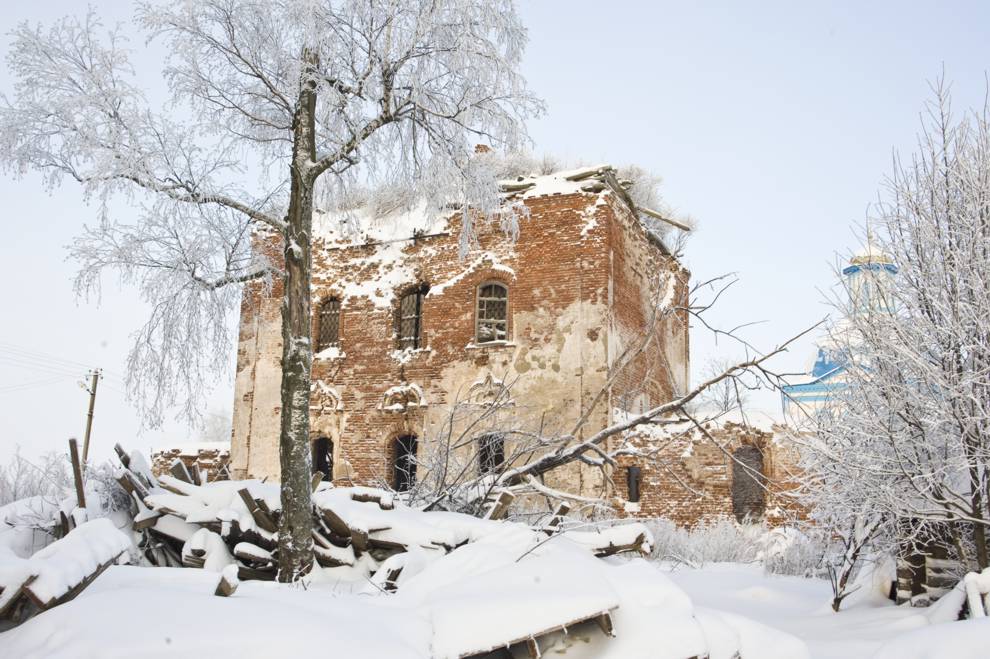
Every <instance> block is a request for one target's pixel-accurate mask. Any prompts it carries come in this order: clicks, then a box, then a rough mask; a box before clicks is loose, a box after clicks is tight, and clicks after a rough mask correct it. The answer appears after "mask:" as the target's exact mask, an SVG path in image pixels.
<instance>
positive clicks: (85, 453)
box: [82, 368, 101, 464]
mask: <svg viewBox="0 0 990 659" xmlns="http://www.w3.org/2000/svg"><path fill="white" fill-rule="evenodd" d="M100 373H101V371H100V369H98V368H97V369H95V370H94V371H93V372H92V373H91V376H92V379H91V380H90V385H89V389H86V391H88V392H89V412H87V414H86V434H85V436H84V437H83V450H82V461H83V464H86V459H87V458H88V457H89V433H90V432H91V431H92V430H93V408H94V407H96V385H97V384H99V382H100Z"/></svg>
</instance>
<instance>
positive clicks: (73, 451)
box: [69, 439, 86, 508]
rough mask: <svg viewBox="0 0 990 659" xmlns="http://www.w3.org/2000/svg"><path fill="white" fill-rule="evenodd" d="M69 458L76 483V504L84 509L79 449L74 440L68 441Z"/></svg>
mask: <svg viewBox="0 0 990 659" xmlns="http://www.w3.org/2000/svg"><path fill="white" fill-rule="evenodd" d="M69 457H70V458H71V459H72V477H73V478H74V479H75V481H76V503H77V504H78V505H79V507H80V508H85V507H86V491H85V490H84V489H83V477H82V465H81V464H80V463H79V447H78V446H77V445H76V440H75V439H70V440H69Z"/></svg>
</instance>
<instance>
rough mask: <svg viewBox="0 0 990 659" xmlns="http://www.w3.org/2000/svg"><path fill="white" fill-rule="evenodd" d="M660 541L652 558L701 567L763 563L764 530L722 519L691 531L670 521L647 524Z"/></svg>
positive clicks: (655, 546) (653, 521)
mask: <svg viewBox="0 0 990 659" xmlns="http://www.w3.org/2000/svg"><path fill="white" fill-rule="evenodd" d="M646 524H647V526H648V527H649V529H650V531H652V532H653V537H654V539H655V540H656V543H655V545H654V549H653V555H652V556H651V558H654V559H656V560H660V561H672V562H675V563H686V564H688V565H690V566H692V567H701V566H703V565H704V564H706V563H753V562H756V561H757V560H758V559H759V555H760V550H761V549H762V545H761V544H760V537H761V536H762V535H763V533H764V528H763V527H762V526H757V525H752V524H737V523H736V522H733V521H731V520H728V519H720V520H717V521H715V522H711V523H707V524H699V525H697V526H695V527H694V528H691V529H687V528H682V527H678V526H677V525H676V524H674V523H673V522H672V521H671V520H669V519H662V518H661V519H655V520H651V521H649V522H647V523H646Z"/></svg>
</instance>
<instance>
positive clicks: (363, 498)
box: [351, 492, 395, 510]
mask: <svg viewBox="0 0 990 659" xmlns="http://www.w3.org/2000/svg"><path fill="white" fill-rule="evenodd" d="M351 500H352V501H360V502H362V503H372V502H373V503H377V504H378V507H379V508H381V509H382V510H392V509H394V508H395V504H394V503H393V502H392V501H391V500H390V499H386V498H384V497H383V496H382V495H381V494H371V493H366V492H352V493H351Z"/></svg>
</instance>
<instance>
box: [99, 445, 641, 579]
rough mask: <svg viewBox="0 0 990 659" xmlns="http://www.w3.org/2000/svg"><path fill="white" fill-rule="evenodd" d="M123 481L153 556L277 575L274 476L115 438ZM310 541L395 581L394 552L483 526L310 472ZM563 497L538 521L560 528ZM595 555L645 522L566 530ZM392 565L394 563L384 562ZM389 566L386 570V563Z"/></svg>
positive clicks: (615, 549) (461, 540)
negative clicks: (205, 467) (236, 475)
mask: <svg viewBox="0 0 990 659" xmlns="http://www.w3.org/2000/svg"><path fill="white" fill-rule="evenodd" d="M117 455H118V457H119V458H120V461H121V465H122V466H121V469H120V470H119V471H118V472H117V474H116V476H117V481H118V482H119V483H120V484H121V486H122V487H123V488H124V489H125V490H127V491H128V492H129V493H130V495H131V497H132V498H133V500H134V511H135V515H134V530H135V531H136V532H137V533H139V534H140V535H141V541H140V543H139V547H140V549H141V551H142V552H143V554H144V556H145V558H146V559H147V560H148V562H150V563H151V564H152V565H156V566H169V567H178V566H184V567H192V568H205V569H211V570H215V571H218V572H219V571H221V570H223V569H224V568H225V567H226V566H228V565H235V566H237V577H238V579H240V580H274V579H275V577H276V572H277V568H278V528H279V520H280V518H281V512H282V511H281V504H280V498H279V497H280V492H279V487H278V485H277V484H274V483H265V482H262V481H259V480H242V481H215V482H208V483H207V482H202V481H201V480H200V479H198V478H197V477H196V474H195V472H193V471H190V470H189V469H188V468H187V467H186V465H185V464H184V463H183V462H181V461H179V460H176V461H175V462H174V463H173V464H172V465H171V468H170V470H169V471H170V473H168V474H165V475H161V476H158V477H155V476H154V474H152V472H151V469H150V468H148V465H147V462H146V461H145V460H144V458H143V456H141V455H140V454H139V453H137V452H132V453H130V454H127V453H126V452H125V451H124V450H123V449H121V448H120V447H119V446H118V447H117ZM311 496H312V512H313V547H314V557H315V560H316V562H317V564H318V565H319V566H321V567H324V568H347V569H350V570H355V571H357V572H360V573H363V576H368V577H371V576H372V575H374V576H375V577H376V580H377V581H378V582H380V584H381V586H382V587H383V588H384V589H385V590H394V589H395V588H396V587H397V585H396V584H397V580H398V577H399V574H400V571H397V570H401V568H396V566H395V564H394V561H392V562H389V559H390V558H392V557H393V556H396V555H398V554H404V553H405V552H408V551H410V550H412V549H415V550H416V551H425V552H427V553H430V552H436V553H438V554H445V553H449V552H451V551H453V550H454V549H456V548H457V547H460V546H462V545H464V544H466V543H468V542H470V541H471V540H472V538H473V537H474V535H475V534H477V533H478V531H477V529H474V528H472V527H469V526H466V525H464V524H451V523H450V521H449V517H446V516H445V515H443V514H440V513H426V512H423V511H420V510H417V509H414V508H410V507H409V506H406V505H404V504H403V503H401V502H400V501H398V500H397V497H396V495H395V493H393V492H390V491H386V490H380V489H376V488H369V487H346V488H337V487H334V486H332V485H331V484H329V483H326V482H323V481H322V480H321V479H319V478H314V479H313V492H312V495H311ZM511 501H512V495H511V494H510V493H508V492H500V493H498V494H497V496H495V499H494V501H493V502H492V503H491V505H490V508H489V511H488V514H487V515H486V519H485V520H476V521H477V522H478V523H479V524H489V525H490V524H502V523H505V522H497V520H500V519H502V518H503V517H504V516H505V514H506V512H507V510H508V507H509V504H510V503H511ZM567 510H568V508H567V506H566V504H562V505H561V506H559V507H558V509H557V510H555V511H554V514H553V515H552V517H551V518H550V519H549V520H548V521H547V523H546V524H544V525H542V526H541V527H539V528H538V529H537V531H538V532H542V533H544V534H546V535H552V534H554V533H558V532H560V530H561V521H562V520H563V518H564V515H565V514H566V513H567ZM568 534H569V537H571V536H572V535H573V538H572V539H574V540H575V541H576V542H578V544H580V545H582V546H584V547H587V548H588V550H589V551H590V552H591V553H593V554H594V555H597V556H608V555H612V554H615V553H619V552H641V553H646V552H648V551H649V550H650V541H651V538H650V537H649V533H648V532H647V531H646V530H645V528H644V527H642V525H639V524H633V525H624V526H621V527H615V528H613V529H605V530H601V531H587V532H568ZM387 562H388V563H389V565H391V567H388V566H387V565H386V563H387ZM386 568H387V569H386Z"/></svg>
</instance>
